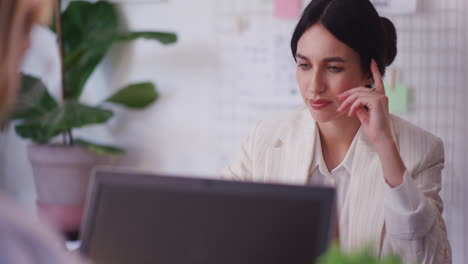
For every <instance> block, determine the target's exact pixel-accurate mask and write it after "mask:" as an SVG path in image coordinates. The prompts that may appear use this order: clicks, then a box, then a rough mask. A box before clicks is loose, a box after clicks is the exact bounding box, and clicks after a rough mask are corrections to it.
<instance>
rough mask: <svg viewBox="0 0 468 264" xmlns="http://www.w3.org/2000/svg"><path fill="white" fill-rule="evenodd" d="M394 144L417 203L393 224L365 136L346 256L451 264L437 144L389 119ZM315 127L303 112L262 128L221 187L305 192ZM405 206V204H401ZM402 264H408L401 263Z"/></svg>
mask: <svg viewBox="0 0 468 264" xmlns="http://www.w3.org/2000/svg"><path fill="white" fill-rule="evenodd" d="M391 122H392V129H393V135H394V139H395V140H396V142H397V144H398V146H399V150H400V155H401V157H402V159H403V162H404V163H405V166H406V168H407V172H406V173H407V174H406V175H410V176H411V179H412V182H413V184H414V185H415V186H416V187H417V188H415V190H417V191H419V192H420V193H419V194H418V195H420V197H421V200H422V202H421V203H420V205H419V206H418V208H417V209H416V210H415V211H414V212H411V213H408V214H405V215H402V216H399V217H393V214H389V213H386V212H388V211H387V210H392V209H391V208H387V207H385V206H384V191H385V184H386V182H385V179H384V176H383V171H382V167H381V162H380V160H379V157H378V155H377V153H376V152H375V150H374V148H373V146H372V144H371V143H370V142H369V141H368V139H367V137H366V136H365V134H364V133H363V136H361V137H359V139H358V141H357V145H356V150H355V154H354V160H353V162H352V169H351V179H350V185H349V190H348V192H349V193H348V195H349V199H352V200H351V201H350V204H351V205H350V215H349V230H350V231H349V236H350V239H349V242H348V244H347V245H343V244H342V246H344V248H346V249H356V248H362V247H365V246H368V245H369V244H371V245H373V246H374V248H375V249H376V254H378V255H387V254H390V253H398V254H401V255H402V256H403V259H404V260H405V261H409V260H413V261H414V260H417V262H418V263H437V264H440V263H451V262H452V261H451V249H450V245H449V243H448V240H447V232H446V228H445V223H444V221H443V219H442V210H443V202H442V200H441V198H440V196H439V191H440V189H441V170H442V169H443V167H444V149H443V143H442V141H441V140H440V139H439V138H437V137H435V136H434V135H432V134H430V133H429V132H427V131H425V130H423V129H421V128H418V127H416V126H414V125H412V124H410V123H409V122H407V121H404V120H402V119H400V118H398V117H396V116H393V115H392V116H391ZM315 130H316V124H315V120H313V119H312V116H311V114H310V113H309V111H308V110H307V109H302V110H300V111H296V112H293V113H291V114H288V115H285V116H282V117H280V118H276V119H272V120H267V121H261V122H259V123H258V124H257V126H256V127H255V129H254V130H253V131H252V132H251V134H250V136H249V137H248V138H247V139H246V140H245V142H244V143H243V145H242V148H241V152H240V154H239V156H238V158H237V159H236V160H235V162H233V163H232V164H231V165H230V166H228V167H227V168H225V169H224V170H223V171H222V173H221V177H222V178H224V179H232V180H241V181H254V182H268V183H280V184H298V185H305V184H307V181H308V177H309V173H310V171H309V169H310V165H311V163H312V161H313V159H314V157H313V155H314V154H313V153H314V151H313V150H314V144H315V138H314V137H315V135H316V133H315ZM401 199H402V200H403V201H404V199H405V197H401ZM405 263H406V262H405Z"/></svg>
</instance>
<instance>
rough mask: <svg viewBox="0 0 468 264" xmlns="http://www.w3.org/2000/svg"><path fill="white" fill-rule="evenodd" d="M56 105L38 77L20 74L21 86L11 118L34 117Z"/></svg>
mask: <svg viewBox="0 0 468 264" xmlns="http://www.w3.org/2000/svg"><path fill="white" fill-rule="evenodd" d="M57 107H58V103H57V101H56V100H55V99H54V98H53V97H52V96H51V95H50V94H49V92H48V91H47V88H46V87H45V85H44V83H43V82H42V81H41V80H40V79H38V78H36V77H34V76H31V75H28V74H22V76H21V86H20V90H19V93H18V97H17V100H16V103H15V106H14V109H13V113H12V115H11V119H30V118H35V117H38V116H41V115H43V114H45V113H47V112H49V111H51V110H53V109H55V108H57Z"/></svg>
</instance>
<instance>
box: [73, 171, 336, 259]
mask: <svg viewBox="0 0 468 264" xmlns="http://www.w3.org/2000/svg"><path fill="white" fill-rule="evenodd" d="M332 200H333V190H332V189H327V188H313V187H304V186H280V185H267V184H255V183H240V182H227V181H217V180H207V179H194V178H179V177H163V176H154V175H143V174H132V173H123V172H109V171H108V172H102V171H101V172H97V174H96V176H95V180H94V186H93V191H92V194H91V196H90V201H89V203H90V204H89V206H88V212H87V217H86V220H85V224H84V226H83V229H82V232H83V237H82V239H83V242H82V243H83V244H82V251H83V252H84V253H85V254H86V255H87V256H89V257H90V258H91V260H92V261H93V262H94V263H97V264H101V263H116V264H119V263H162V264H180V263H204V264H215V263H216V264H219V263H224V264H231V263H232V264H238V263H256V264H263V263H265V264H266V263H268V264H275V263H296V264H301V263H304V264H305V263H313V262H314V260H315V259H316V257H317V256H318V255H319V254H321V253H323V251H324V250H325V248H326V246H327V243H328V237H329V229H330V225H329V222H330V218H331V212H332V210H331V209H332Z"/></svg>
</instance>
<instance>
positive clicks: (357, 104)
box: [348, 96, 372, 117]
mask: <svg viewBox="0 0 468 264" xmlns="http://www.w3.org/2000/svg"><path fill="white" fill-rule="evenodd" d="M371 100H372V98H370V97H368V96H361V97H358V98H357V99H356V100H355V101H354V102H353V104H352V105H351V107H349V110H348V116H349V117H351V116H353V115H354V114H355V113H356V111H358V110H360V109H363V110H364V108H363V106H367V105H368V104H369V103H370V101H371Z"/></svg>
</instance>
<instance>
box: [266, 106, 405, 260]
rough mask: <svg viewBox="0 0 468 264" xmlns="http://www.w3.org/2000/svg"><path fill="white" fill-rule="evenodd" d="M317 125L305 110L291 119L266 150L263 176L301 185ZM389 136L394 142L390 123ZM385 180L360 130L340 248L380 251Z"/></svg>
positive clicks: (303, 180) (312, 149)
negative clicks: (371, 246) (346, 231)
mask: <svg viewBox="0 0 468 264" xmlns="http://www.w3.org/2000/svg"><path fill="white" fill-rule="evenodd" d="M316 132H317V125H316V122H315V120H313V119H312V117H311V115H310V113H309V111H308V110H307V109H306V110H304V111H302V112H301V114H300V116H299V118H297V119H295V120H293V122H292V124H291V126H288V128H287V132H285V133H282V135H281V136H279V137H278V138H277V140H276V142H275V143H274V146H273V147H272V148H271V149H270V150H268V152H267V159H268V160H269V162H268V164H269V166H267V168H266V170H265V177H267V178H269V180H268V181H273V182H278V183H284V184H298V185H305V184H307V182H308V177H309V174H310V166H311V165H312V162H313V159H314V148H315V144H316V143H317V142H318V141H317V136H316V135H317V133H316ZM392 132H393V137H394V139H395V140H396V142H397V143H398V138H397V134H396V133H395V129H394V126H393V123H392ZM385 184H386V183H385V179H384V176H383V171H382V167H381V163H380V159H379V157H378V155H377V153H376V152H375V150H374V147H373V145H372V143H371V142H370V141H369V140H368V138H367V136H366V135H365V133H364V132H363V131H361V133H359V134H358V138H357V142H356V149H355V153H354V159H353V161H352V165H351V180H350V186H349V199H351V201H350V205H351V206H350V215H349V230H350V232H349V236H348V241H341V244H342V246H344V249H354V248H362V247H365V246H368V245H369V244H374V245H375V250H376V254H379V252H380V245H381V242H382V239H383V237H382V234H383V230H384V229H383V228H384V206H383V198H384V197H383V195H384V187H385Z"/></svg>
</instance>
